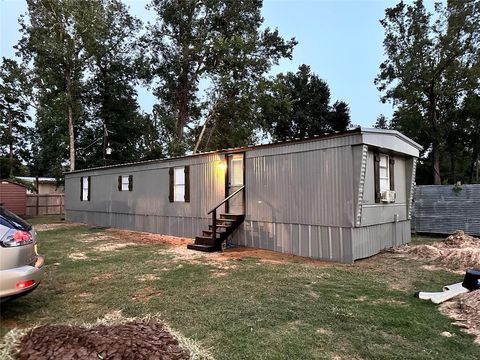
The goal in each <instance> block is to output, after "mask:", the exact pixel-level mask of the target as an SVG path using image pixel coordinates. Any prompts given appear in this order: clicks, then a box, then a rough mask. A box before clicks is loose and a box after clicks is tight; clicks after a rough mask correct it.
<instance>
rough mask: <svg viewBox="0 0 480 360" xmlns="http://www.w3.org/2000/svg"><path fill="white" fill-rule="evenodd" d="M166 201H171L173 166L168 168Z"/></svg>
mask: <svg viewBox="0 0 480 360" xmlns="http://www.w3.org/2000/svg"><path fill="white" fill-rule="evenodd" d="M168 177H169V184H168V201H170V202H173V168H170V169H168Z"/></svg>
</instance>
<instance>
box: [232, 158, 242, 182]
mask: <svg viewBox="0 0 480 360" xmlns="http://www.w3.org/2000/svg"><path fill="white" fill-rule="evenodd" d="M230 167H231V170H230V171H231V172H232V174H231V177H230V182H231V185H232V186H242V185H243V157H237V158H233V159H232V160H231V162H230Z"/></svg>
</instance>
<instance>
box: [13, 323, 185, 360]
mask: <svg viewBox="0 0 480 360" xmlns="http://www.w3.org/2000/svg"><path fill="white" fill-rule="evenodd" d="M17 358H18V359H20V360H26V359H29V360H33V359H36V360H42V359H58V360H63V359H65V360H66V359H71V360H73V359H92V360H93V359H95V360H99V359H111V360H114V359H164V360H177V359H178V360H183V359H189V358H190V355H189V353H188V352H187V351H185V350H184V349H182V348H181V347H180V345H179V343H178V341H177V340H176V339H175V338H174V337H173V335H172V334H170V333H169V332H168V331H167V330H166V329H165V328H164V326H163V325H162V324H160V323H158V322H155V321H133V322H130V323H125V324H118V325H111V326H106V325H98V326H94V327H92V328H85V327H81V326H67V325H45V326H40V327H37V328H35V329H32V330H30V331H29V332H28V333H27V334H26V335H25V336H24V337H23V338H22V340H21V343H20V346H19V352H18V353H17Z"/></svg>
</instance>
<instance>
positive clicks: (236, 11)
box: [144, 0, 296, 151]
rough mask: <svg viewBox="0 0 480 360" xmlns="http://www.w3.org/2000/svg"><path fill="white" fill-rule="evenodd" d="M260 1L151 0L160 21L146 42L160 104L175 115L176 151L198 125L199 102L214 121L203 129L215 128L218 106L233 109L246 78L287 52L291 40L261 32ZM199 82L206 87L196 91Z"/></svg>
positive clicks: (251, 78)
mask: <svg viewBox="0 0 480 360" xmlns="http://www.w3.org/2000/svg"><path fill="white" fill-rule="evenodd" d="M261 5H262V1H261V0H247V1H236V0H221V1H218V0H205V1H200V0H183V1H178V0H153V1H152V3H151V5H150V7H151V8H152V9H153V10H155V11H156V13H157V16H158V19H157V23H156V24H154V25H151V26H149V27H148V34H147V36H146V37H145V39H144V40H145V42H146V43H147V44H148V47H149V49H150V57H151V66H152V72H153V75H154V77H155V79H156V82H157V86H156V87H155V95H156V96H157V98H158V105H159V106H161V107H162V108H163V111H162V112H164V113H169V114H173V115H174V116H175V125H176V126H175V140H176V142H177V143H178V144H177V145H176V147H177V148H178V149H180V151H181V149H185V144H183V145H182V142H185V127H187V126H190V125H191V124H193V125H195V124H197V125H198V121H199V119H201V117H202V110H204V109H205V107H206V106H205V102H202V100H207V103H209V104H210V108H209V109H207V113H209V114H210V116H207V118H209V119H211V120H212V121H213V120H215V121H214V122H212V123H210V124H205V127H207V126H208V125H211V126H212V127H213V124H216V125H215V127H216V126H218V121H219V120H220V119H221V121H224V120H225V118H224V117H223V116H222V117H220V116H219V111H220V109H221V108H225V106H226V107H229V108H231V106H232V105H233V104H235V103H237V97H239V96H242V94H245V92H243V90H242V89H245V87H244V85H245V81H247V82H248V81H249V82H251V83H252V84H254V83H255V82H256V81H257V80H258V77H259V76H261V75H263V74H264V73H266V72H267V71H268V70H269V69H270V67H271V66H272V64H274V63H276V62H277V61H278V60H279V59H280V58H281V57H290V56H291V51H292V48H293V46H294V45H295V44H296V42H295V40H294V39H291V40H289V41H285V40H283V39H282V38H281V37H280V36H279V34H278V31H272V30H270V29H269V28H266V29H264V30H260V27H261V25H262V23H263V19H262V17H261V13H260V10H261ZM200 81H203V82H204V83H205V84H206V87H209V91H207V92H203V91H199V84H200ZM240 83H242V84H240ZM202 95H204V96H202ZM232 96H234V97H235V98H232ZM212 127H211V128H212ZM201 133H204V132H201Z"/></svg>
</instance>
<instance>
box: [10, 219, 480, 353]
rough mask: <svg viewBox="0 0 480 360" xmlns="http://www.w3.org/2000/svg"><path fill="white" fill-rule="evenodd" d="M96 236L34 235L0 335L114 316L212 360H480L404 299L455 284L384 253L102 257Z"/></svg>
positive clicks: (428, 312)
mask: <svg viewBox="0 0 480 360" xmlns="http://www.w3.org/2000/svg"><path fill="white" fill-rule="evenodd" d="M47 220H48V221H50V220H51V219H47ZM43 221H45V219H43ZM58 221H60V219H57V222H58ZM33 222H35V223H37V224H38V223H39V222H41V221H37V220H34V221H33ZM107 233H110V235H112V234H114V233H112V232H110V231H109V232H107ZM105 234H106V232H105V231H104V230H102V229H97V228H89V227H85V226H60V227H56V228H52V229H50V230H47V231H41V232H40V243H39V251H40V252H41V253H42V254H43V255H45V257H46V264H47V265H46V266H47V268H46V278H45V280H44V282H43V283H42V284H41V285H40V287H39V288H38V289H37V290H35V291H34V292H33V293H31V294H29V295H28V296H26V297H23V298H20V299H17V300H15V301H13V302H10V303H7V304H4V305H2V311H1V334H2V335H3V334H5V333H6V332H7V331H8V330H10V329H12V328H14V327H29V326H32V325H34V324H54V323H68V322H94V321H95V320H96V319H98V318H102V317H104V316H105V314H107V313H110V312H112V311H116V310H121V311H122V313H123V315H124V316H128V317H143V316H146V315H148V314H158V315H159V316H160V317H161V318H162V319H165V321H166V322H167V323H168V324H169V325H170V326H171V327H172V328H173V329H175V330H176V331H179V332H180V333H182V334H183V335H184V336H186V337H189V338H191V339H194V340H196V341H197V342H198V343H199V345H200V346H201V347H203V348H204V349H210V352H211V353H212V354H213V355H214V357H215V358H216V359H332V358H336V359H449V360H452V359H479V358H480V346H478V345H474V343H473V338H472V336H470V335H467V334H465V333H464V332H462V331H461V330H460V329H459V328H458V327H456V326H454V325H452V324H451V320H450V319H448V318H446V317H444V316H442V315H441V314H440V313H439V312H438V310H437V308H436V306H435V305H433V304H432V303H429V302H426V301H420V300H418V299H416V298H414V297H413V293H414V292H415V291H416V290H438V289H440V288H441V286H443V285H445V284H448V283H453V282H458V281H460V280H461V278H460V279H459V275H456V274H453V273H451V272H447V271H442V270H439V271H427V270H425V269H422V268H421V265H422V263H421V262H419V261H414V260H410V259H406V258H402V257H399V256H397V255H395V254H389V253H386V254H382V255H378V256H375V257H373V258H370V259H367V260H363V261H359V262H357V263H355V264H354V265H341V264H327V265H325V264H324V263H320V262H318V263H315V262H307V263H305V262H302V261H290V262H288V261H287V262H278V263H272V262H265V261H262V259H259V258H253V257H252V258H242V259H234V258H233V259H229V260H223V261H218V260H215V258H214V257H213V258H212V257H209V256H207V255H205V256H202V257H200V258H195V259H193V260H192V259H190V258H189V257H188V256H185V257H181V256H176V255H175V252H173V251H172V250H171V248H170V247H169V245H165V244H141V243H139V244H136V245H129V246H127V247H124V248H121V249H115V250H110V251H100V250H99V249H100V248H101V247H102V246H104V248H103V250H105V249H106V248H107V249H108V244H111V243H112V241H111V239H110V240H109V239H106V238H105ZM422 241H426V240H425V239H422ZM105 246H107V247H105ZM185 253H186V251H185ZM460 277H461V276H460ZM444 331H448V332H450V333H452V334H453V336H452V337H450V338H446V337H443V336H441V335H440V334H441V333H442V332H444Z"/></svg>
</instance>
